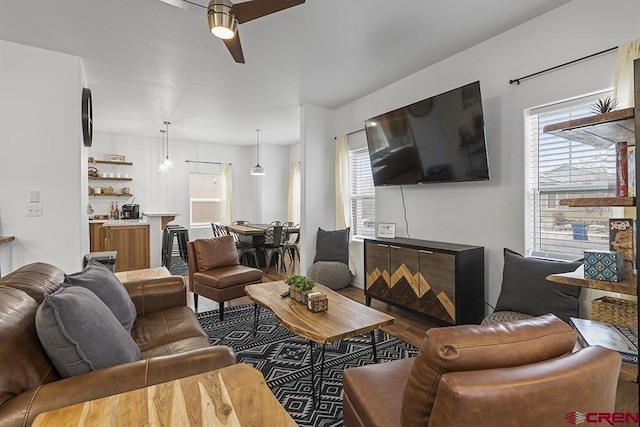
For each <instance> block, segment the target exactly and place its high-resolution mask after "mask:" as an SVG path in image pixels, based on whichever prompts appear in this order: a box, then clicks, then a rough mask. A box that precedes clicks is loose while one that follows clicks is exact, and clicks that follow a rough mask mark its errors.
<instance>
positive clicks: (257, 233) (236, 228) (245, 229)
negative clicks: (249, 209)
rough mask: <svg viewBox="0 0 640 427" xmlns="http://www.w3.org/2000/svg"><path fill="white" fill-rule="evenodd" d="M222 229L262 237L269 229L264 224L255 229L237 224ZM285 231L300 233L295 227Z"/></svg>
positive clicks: (254, 227) (251, 226) (267, 225)
mask: <svg viewBox="0 0 640 427" xmlns="http://www.w3.org/2000/svg"><path fill="white" fill-rule="evenodd" d="M224 227H227V228H229V229H230V230H232V231H235V232H236V233H238V234H242V235H243V236H262V235H263V234H264V232H265V229H266V228H267V227H269V224H264V227H256V226H253V225H239V224H235V225H225V226H224ZM287 231H288V232H289V233H298V232H300V229H299V228H295V227H287Z"/></svg>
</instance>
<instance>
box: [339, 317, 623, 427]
mask: <svg viewBox="0 0 640 427" xmlns="http://www.w3.org/2000/svg"><path fill="white" fill-rule="evenodd" d="M575 342H576V335H575V332H574V331H573V330H572V329H571V327H570V326H569V325H567V324H566V323H564V322H563V321H562V320H560V319H559V318H557V317H556V316H554V315H552V314H548V315H545V316H539V317H535V318H532V319H527V320H523V321H517V322H508V323H503V324H497V325H488V326H478V325H463V326H453V327H445V328H434V329H430V330H429V331H427V333H426V337H425V340H424V342H423V344H422V347H421V349H420V351H419V353H418V355H417V356H416V357H414V358H408V359H402V360H397V361H393V362H388V363H381V364H376V365H368V366H362V367H356V368H350V369H346V370H345V371H344V424H345V426H347V427H353V426H367V427H370V426H389V427H392V426H393V427H397V426H403V427H415V426H448V427H458V426H459V427H463V426H464V427H466V426H478V427H482V426H487V427H488V426H491V427H493V426H523V425H536V426H558V425H563V423H566V421H565V416H570V415H571V414H574V415H575V412H576V411H577V412H582V413H585V414H586V413H588V412H611V411H613V410H614V405H615V395H616V386H617V380H618V373H619V370H620V355H619V354H618V353H617V352H615V351H612V350H608V349H605V348H602V347H588V348H585V349H584V350H580V351H578V352H575V353H572V350H573V348H574V346H575Z"/></svg>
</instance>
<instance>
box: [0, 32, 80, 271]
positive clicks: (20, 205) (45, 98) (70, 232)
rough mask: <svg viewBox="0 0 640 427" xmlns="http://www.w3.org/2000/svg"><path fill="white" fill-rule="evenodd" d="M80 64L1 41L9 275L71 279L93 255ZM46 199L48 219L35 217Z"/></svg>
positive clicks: (0, 217)
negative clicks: (34, 203)
mask: <svg viewBox="0 0 640 427" xmlns="http://www.w3.org/2000/svg"><path fill="white" fill-rule="evenodd" d="M83 82H84V70H83V66H82V62H81V60H80V58H77V57H74V56H70V55H65V54H60V53H55V52H51V51H46V50H42V49H36V48H32V47H28V46H23V45H18V44H15V43H9V42H6V41H2V40H0V94H1V95H0V129H2V141H1V142H0V159H1V161H2V167H1V168H0V235H14V236H15V237H16V240H15V241H13V242H11V243H8V244H4V245H0V246H1V247H0V266H1V268H2V274H3V275H4V274H7V273H9V272H10V271H13V270H15V269H16V268H18V267H20V266H22V265H24V264H27V263H30V262H34V261H42V262H47V263H50V264H54V265H56V266H58V267H60V268H62V269H63V270H65V271H66V272H73V271H76V270H78V269H79V268H80V267H81V266H82V256H83V255H84V254H85V253H86V252H87V251H88V247H89V241H88V224H87V223H86V221H83V220H84V219H85V218H86V213H85V212H86V211H85V207H86V200H87V190H86V188H87V187H86V186H87V177H86V151H87V150H86V149H85V148H84V147H83V145H82V128H81V121H80V116H81V108H80V107H81V92H82V86H83ZM31 190H37V191H40V202H41V203H42V206H43V213H44V214H43V216H42V217H27V216H26V210H27V203H28V202H29V192H30V191H31Z"/></svg>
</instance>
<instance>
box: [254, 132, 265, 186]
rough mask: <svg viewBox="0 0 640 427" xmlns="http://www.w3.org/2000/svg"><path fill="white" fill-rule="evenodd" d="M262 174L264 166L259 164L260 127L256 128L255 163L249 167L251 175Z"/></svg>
mask: <svg viewBox="0 0 640 427" xmlns="http://www.w3.org/2000/svg"><path fill="white" fill-rule="evenodd" d="M264 174H265V172H264V168H263V167H262V166H260V129H256V165H255V166H254V167H252V168H251V175H264Z"/></svg>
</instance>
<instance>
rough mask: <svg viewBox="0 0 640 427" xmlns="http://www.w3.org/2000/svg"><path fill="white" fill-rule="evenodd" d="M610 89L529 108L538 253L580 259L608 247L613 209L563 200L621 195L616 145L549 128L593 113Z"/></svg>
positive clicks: (533, 232)
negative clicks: (564, 203)
mask: <svg viewBox="0 0 640 427" xmlns="http://www.w3.org/2000/svg"><path fill="white" fill-rule="evenodd" d="M609 94H610V92H606V93H598V94H595V95H590V96H585V97H581V98H579V99H574V100H571V101H565V102H561V103H557V104H553V105H549V106H545V107H541V108H536V109H532V110H529V111H528V112H527V117H526V126H527V127H526V129H527V140H528V147H529V158H528V165H529V173H528V177H527V179H528V182H527V191H528V197H527V210H526V216H527V218H526V238H527V250H528V251H529V252H530V253H531V254H532V255H538V256H544V257H551V258H560V259H571V258H573V259H576V258H579V257H581V256H582V255H583V251H584V250H585V249H608V247H609V218H610V217H611V215H612V214H611V208H607V207H588V208H574V207H568V206H562V205H561V204H560V201H561V200H562V199H568V198H575V197H606V196H610V195H612V194H615V176H616V166H615V144H613V143H611V144H610V145H609V146H597V145H595V146H592V145H589V144H586V143H581V142H575V141H569V140H566V139H564V138H561V137H558V136H554V135H551V134H547V133H544V132H543V131H542V130H543V128H544V127H545V126H546V125H548V124H551V123H557V122H562V121H566V120H570V119H578V118H581V117H586V116H591V115H593V114H594V113H593V112H592V111H591V106H592V105H593V103H594V102H596V101H597V100H598V98H603V97H605V96H607V95H609Z"/></svg>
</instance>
